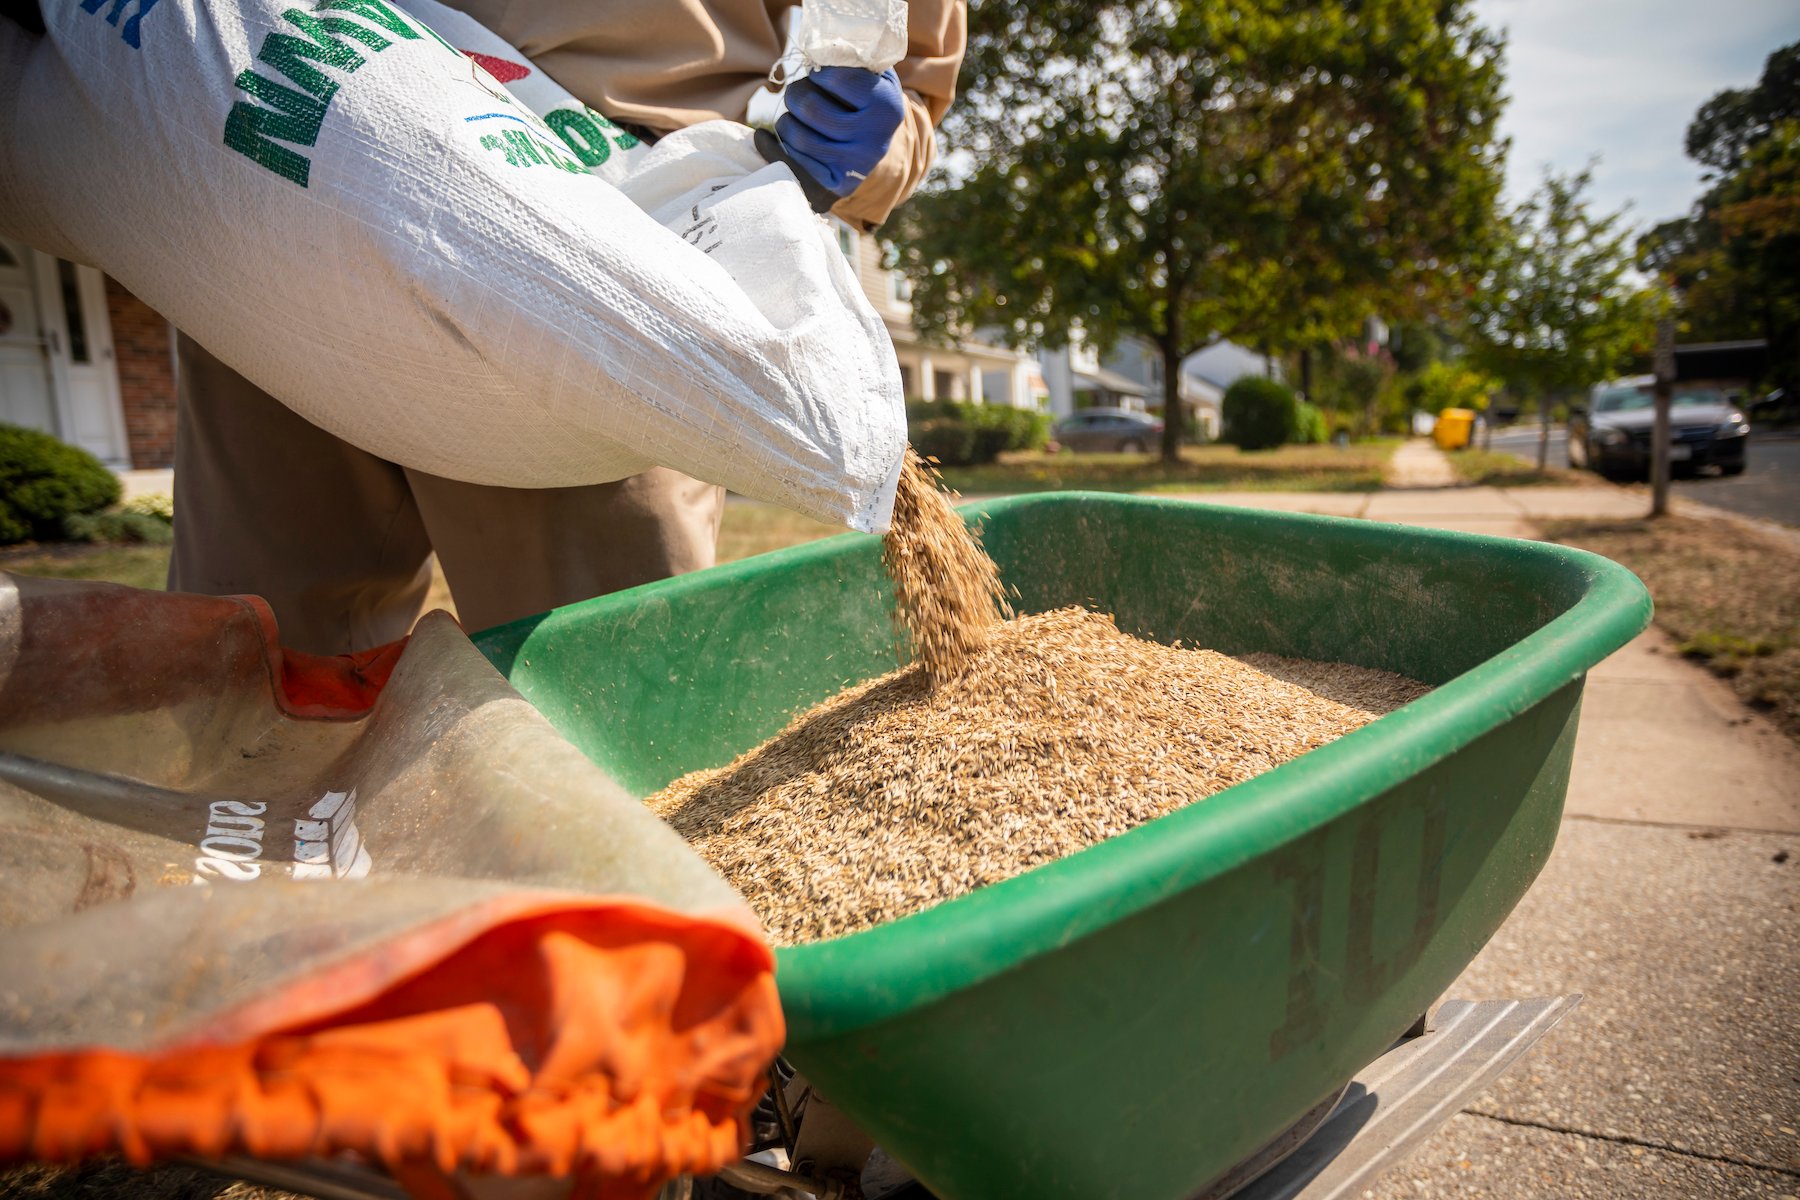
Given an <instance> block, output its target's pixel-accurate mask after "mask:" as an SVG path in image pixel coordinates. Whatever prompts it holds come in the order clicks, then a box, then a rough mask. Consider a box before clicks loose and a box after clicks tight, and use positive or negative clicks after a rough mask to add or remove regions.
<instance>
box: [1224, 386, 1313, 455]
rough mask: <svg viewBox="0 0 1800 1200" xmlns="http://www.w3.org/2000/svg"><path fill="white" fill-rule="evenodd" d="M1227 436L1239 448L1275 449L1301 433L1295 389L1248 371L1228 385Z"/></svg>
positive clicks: (1225, 436) (1226, 394)
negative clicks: (1247, 373)
mask: <svg viewBox="0 0 1800 1200" xmlns="http://www.w3.org/2000/svg"><path fill="white" fill-rule="evenodd" d="M1222 407H1223V410H1224V411H1223V416H1224V421H1225V431H1224V439H1223V440H1225V441H1227V442H1230V443H1231V444H1232V445H1234V446H1236V447H1238V448H1239V449H1240V450H1273V449H1274V448H1275V447H1277V446H1284V445H1286V444H1287V443H1289V442H1292V441H1295V440H1297V439H1298V438H1299V436H1300V432H1301V430H1300V404H1299V401H1298V400H1296V399H1295V397H1294V392H1293V389H1291V388H1289V387H1288V386H1287V385H1286V384H1283V383H1278V382H1277V381H1275V380H1273V379H1265V378H1263V377H1262V376H1260V375H1246V376H1244V377H1243V378H1241V379H1239V380H1238V381H1237V382H1236V383H1234V384H1232V385H1231V386H1230V387H1228V388H1226V389H1225V399H1224V401H1223V402H1222Z"/></svg>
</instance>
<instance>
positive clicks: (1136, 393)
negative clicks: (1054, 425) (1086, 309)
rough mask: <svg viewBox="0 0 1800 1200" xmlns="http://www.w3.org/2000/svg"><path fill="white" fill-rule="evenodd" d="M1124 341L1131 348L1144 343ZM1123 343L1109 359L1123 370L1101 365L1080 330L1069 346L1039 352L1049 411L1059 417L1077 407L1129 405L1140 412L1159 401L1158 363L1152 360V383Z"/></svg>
mask: <svg viewBox="0 0 1800 1200" xmlns="http://www.w3.org/2000/svg"><path fill="white" fill-rule="evenodd" d="M1127 342H1128V343H1129V344H1130V345H1131V346H1132V347H1137V346H1141V345H1143V343H1139V342H1138V341H1137V340H1136V339H1127ZM1126 345H1127V343H1121V344H1120V348H1119V349H1117V350H1114V351H1113V355H1112V357H1111V358H1110V359H1109V360H1108V362H1109V363H1116V364H1118V365H1119V366H1122V367H1124V368H1125V369H1124V370H1119V369H1115V367H1114V366H1111V365H1107V364H1103V363H1102V362H1101V361H1100V355H1099V353H1098V352H1097V351H1096V350H1095V349H1094V348H1093V347H1092V346H1090V345H1088V344H1087V343H1086V342H1085V341H1083V340H1082V338H1081V332H1080V330H1076V331H1074V332H1073V334H1072V336H1071V337H1070V338H1069V344H1068V345H1066V346H1062V347H1060V348H1058V349H1055V350H1040V351H1038V365H1039V367H1040V369H1041V370H1042V371H1043V376H1044V383H1045V386H1046V387H1047V388H1048V390H1049V394H1050V412H1051V414H1052V415H1053V416H1055V417H1056V418H1057V419H1058V420H1061V419H1062V418H1063V417H1066V416H1068V415H1070V414H1071V413H1073V412H1074V411H1075V410H1076V409H1078V408H1128V409H1131V410H1132V411H1133V412H1143V411H1145V410H1146V409H1147V408H1149V407H1150V406H1151V405H1153V404H1160V403H1161V397H1162V375H1161V366H1162V364H1161V362H1160V361H1154V366H1155V367H1156V368H1157V374H1156V377H1155V383H1154V385H1152V383H1151V382H1150V377H1149V375H1148V374H1147V369H1142V363H1141V362H1140V361H1139V359H1138V358H1134V357H1132V356H1131V355H1130V354H1129V353H1128V352H1127V351H1126ZM1146 361H1150V360H1146Z"/></svg>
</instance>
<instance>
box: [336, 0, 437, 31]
mask: <svg viewBox="0 0 1800 1200" xmlns="http://www.w3.org/2000/svg"><path fill="white" fill-rule="evenodd" d="M320 9H321V11H323V10H325V9H336V10H339V11H342V12H348V13H355V14H356V15H357V16H359V17H361V18H363V19H364V20H366V21H373V22H374V23H375V24H377V25H379V26H381V27H382V28H383V29H386V30H387V31H388V32H389V33H392V34H393V35H394V36H395V37H397V38H399V39H400V40H402V41H417V40H418V37H419V31H418V30H416V29H414V28H413V27H412V26H411V25H409V24H407V23H406V19H405V18H404V17H402V16H400V14H398V13H396V12H395V11H394V10H393V9H391V8H389V7H388V6H387V5H385V4H383V3H382V2H381V0H325V3H324V4H322V5H320Z"/></svg>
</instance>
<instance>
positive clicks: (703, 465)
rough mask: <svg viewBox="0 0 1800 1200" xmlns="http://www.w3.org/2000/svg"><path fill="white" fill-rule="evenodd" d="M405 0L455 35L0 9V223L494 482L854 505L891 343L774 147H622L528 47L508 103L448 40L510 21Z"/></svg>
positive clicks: (724, 130)
mask: <svg viewBox="0 0 1800 1200" xmlns="http://www.w3.org/2000/svg"><path fill="white" fill-rule="evenodd" d="M405 2H406V3H407V5H408V6H409V7H410V8H413V9H418V10H424V9H425V8H426V6H428V5H429V6H430V9H431V11H432V12H433V14H434V15H436V16H437V17H438V18H439V19H441V20H443V21H444V23H445V24H446V25H449V26H452V33H451V35H450V39H451V40H450V41H446V40H444V39H442V38H440V37H439V36H438V35H437V33H435V32H434V31H433V30H432V28H430V26H429V25H428V24H426V23H425V22H423V21H421V20H420V19H419V18H418V17H417V16H414V15H411V14H409V13H408V12H406V11H403V10H401V9H399V8H397V7H395V6H393V5H391V4H388V3H384V2H383V0H326V3H324V4H323V5H321V6H319V7H313V8H306V9H301V8H296V7H291V6H289V5H288V4H286V3H285V2H282V0H43V5H42V7H43V12H44V18H45V23H46V25H47V26H48V30H49V32H48V34H47V36H44V37H41V38H40V37H33V36H31V35H28V34H26V33H24V32H23V31H22V30H21V29H19V28H18V27H17V26H15V25H13V24H12V23H11V22H9V21H6V20H3V19H0V232H5V233H7V234H9V235H11V236H15V237H18V238H21V239H22V240H24V241H27V242H29V243H31V244H33V245H35V246H38V247H40V248H42V249H44V250H47V251H49V252H51V253H54V254H58V255H61V256H62V257H65V258H71V259H74V260H76V261H80V262H86V263H91V264H93V265H94V266H97V267H100V268H101V269H102V270H105V271H106V272H108V273H109V274H111V275H113V276H114V277H116V278H117V279H118V280H119V281H120V282H121V283H123V284H124V285H125V286H126V287H127V288H129V289H130V290H132V291H133V292H135V293H137V294H138V295H139V296H141V297H142V298H143V299H144V300H145V301H147V302H148V303H149V304H151V305H152V306H153V307H155V308H156V309H158V310H159V311H161V312H162V313H163V314H164V315H166V316H167V317H169V318H170V320H172V321H173V322H174V323H175V324H176V325H177V326H179V327H180V328H182V329H183V330H185V331H186V332H188V333H189V334H191V335H192V336H193V337H194V338H195V339H196V340H198V341H199V342H200V343H201V344H203V345H205V346H206V347H207V348H208V349H209V350H211V351H212V352H213V353H215V354H217V355H218V356H219V357H220V358H221V359H223V360H224V361H225V362H226V363H228V364H229V365H231V366H232V367H233V368H235V369H236V370H238V371H239V372H241V373H242V374H244V375H245V376H246V377H247V378H249V379H250V380H251V381H252V382H254V383H256V384H257V385H258V386H260V387H262V388H263V389H264V390H266V391H268V392H269V393H270V394H272V395H274V396H276V397H277V398H279V399H280V400H282V401H283V403H285V404H287V405H289V406H290V407H291V408H293V409H294V410H295V411H296V412H298V413H300V414H301V415H302V416H304V417H306V418H307V419H308V420H311V421H313V422H314V423H316V424H318V425H320V426H322V427H324V428H326V429H328V430H330V431H332V432H333V433H336V434H337V435H338V436H340V437H343V438H345V439H346V440H348V441H350V442H352V443H354V444H356V445H358V446H360V447H362V448H363V449H365V450H368V451H370V452H371V453H374V454H377V455H379V456H381V457H383V458H387V459H391V460H393V461H396V462H399V463H403V464H405V465H407V466H410V467H414V468H416V469H420V470H425V471H429V472H432V473H434V474H439V475H445V476H449V477H451V478H455V479H462V480H467V481H469V482H473V483H486V484H498V485H504V486H510V487H557V486H569V485H576V484H587V483H600V482H605V481H609V480H614V479H620V478H623V477H625V476H627V475H631V474H635V473H636V472H638V471H641V470H643V469H645V468H646V467H649V466H651V465H654V464H661V465H665V466H669V467H674V468H676V469H677V470H680V471H684V472H686V473H688V474H690V475H695V476H698V477H699V478H702V479H707V480H711V481H714V482H717V483H721V484H724V485H726V486H727V487H730V488H732V489H733V490H735V491H738V492H741V493H743V494H745V495H750V496H755V497H758V498H762V499H767V500H771V501H775V502H777V503H780V504H784V505H787V506H788V507H791V508H794V509H797V510H799V511H801V512H803V513H806V514H808V515H810V516H813V517H816V518H819V519H821V520H829V521H835V522H839V523H842V524H848V525H851V526H852V527H855V528H859V529H868V530H880V529H884V528H885V527H886V525H887V521H888V518H889V514H890V511H891V506H892V497H893V489H894V484H895V480H896V479H897V476H898V472H899V466H900V461H901V454H902V451H903V449H904V445H905V418H904V412H903V406H902V403H901V395H900V378H899V370H898V367H897V365H896V363H895V360H894V355H893V347H892V345H891V343H890V341H889V339H888V336H887V333H886V330H885V329H884V328H883V326H882V324H881V321H880V319H879V318H878V317H876V315H875V314H874V312H873V310H872V309H871V308H870V307H869V305H868V303H867V301H866V300H865V299H864V298H863V296H862V294H861V290H860V289H859V288H858V287H857V286H856V282H855V279H854V278H853V277H852V275H851V273H850V272H849V270H848V268H847V266H846V264H845V263H844V262H843V261H842V258H841V256H840V255H839V254H838V252H837V250H836V247H835V244H834V241H833V239H832V237H831V234H830V231H829V230H828V229H827V228H826V227H825V226H824V225H823V224H822V223H821V222H820V221H819V220H818V219H817V218H815V217H814V216H813V215H812V214H811V213H810V211H809V210H808V209H807V205H806V201H805V199H804V197H803V195H802V193H801V191H800V189H799V187H798V185H797V184H796V183H795V182H794V180H793V177H792V175H791V174H790V173H789V171H788V168H786V167H785V166H780V165H774V166H770V165H764V164H762V162H761V160H760V158H758V157H757V156H756V154H755V152H754V150H753V149H752V148H751V144H750V136H751V135H750V132H749V130H748V129H745V128H744V127H741V126H737V125H734V124H729V123H717V124H714V125H711V126H701V127H696V128H694V129H691V130H688V131H685V132H683V133H680V134H677V135H674V136H672V137H670V138H666V139H664V140H663V141H662V142H660V143H659V144H658V145H656V146H654V147H646V146H642V145H633V144H631V143H630V139H628V138H625V137H622V136H621V133H622V131H619V130H617V129H615V128H612V127H610V126H609V124H603V123H601V122H600V121H598V120H595V119H594V116H595V114H591V113H588V112H587V110H585V109H584V108H582V106H580V105H579V104H578V103H577V102H575V101H574V100H573V99H572V98H570V97H568V95H567V93H566V92H562V91H561V89H559V88H556V87H555V85H554V84H553V83H552V82H550V81H549V80H547V79H544V78H543V76H542V73H541V72H535V71H534V72H532V73H531V74H532V76H535V77H536V78H535V79H534V80H533V79H531V77H530V76H527V77H521V78H518V79H515V80H514V86H515V87H517V88H519V90H520V92H521V95H531V96H532V100H531V101H530V105H528V104H527V103H524V102H521V100H520V99H518V98H515V97H514V96H513V95H512V94H510V93H509V92H508V91H507V89H506V88H505V87H502V86H501V85H500V84H499V83H498V82H497V80H496V79H495V78H494V76H493V75H492V74H490V72H489V71H488V70H486V69H484V68H483V67H481V66H480V65H479V64H478V62H477V61H476V60H475V59H474V58H472V57H470V55H468V54H465V53H463V52H462V51H463V50H465V49H466V50H471V51H474V52H475V53H477V54H486V55H488V57H490V58H492V59H495V60H500V61H503V62H504V61H510V62H513V63H515V64H518V65H528V64H524V63H523V60H522V59H521V58H520V57H519V56H518V54H517V52H516V51H513V50H510V49H509V48H506V47H505V46H504V44H503V43H500V42H499V40H498V39H492V40H491V42H488V43H485V44H486V45H487V46H488V49H487V50H483V49H481V46H480V45H478V44H476V43H478V42H479V41H480V39H479V37H478V36H477V34H476V33H475V32H471V31H470V30H469V29H468V28H467V26H473V27H474V30H475V31H479V33H480V34H485V33H486V31H485V30H481V29H480V26H479V25H476V24H475V23H474V22H473V21H469V20H467V18H462V19H461V21H462V22H463V23H458V22H456V21H453V20H451V18H454V17H458V16H459V14H454V13H451V14H449V17H445V16H443V15H442V14H444V13H448V12H449V10H444V9H441V6H438V5H436V4H434V3H433V2H432V0H405ZM488 36H489V37H490V38H491V35H488ZM457 40H461V41H463V42H464V43H466V44H465V45H462V46H454V45H452V44H451V43H452V42H453V41H457ZM528 80H529V84H528ZM532 89H535V90H532ZM531 106H541V107H542V108H543V111H545V112H548V113H552V114H554V113H556V112H564V113H567V114H574V115H583V116H585V117H586V118H587V121H588V122H589V124H590V125H591V128H592V130H594V131H597V133H598V136H599V138H600V139H602V140H603V141H604V144H605V147H606V148H605V150H604V152H602V151H601V150H600V149H599V145H600V142H597V141H596V140H595V136H594V134H593V133H590V132H589V128H588V126H584V125H583V124H582V123H581V122H578V121H576V120H575V119H574V115H567V116H563V117H557V116H555V115H552V116H551V117H550V121H551V124H546V123H545V120H544V119H542V118H540V117H539V116H538V114H537V113H535V112H533V111H532V107H531ZM552 126H555V128H553V127H552ZM570 130H574V131H575V135H576V136H571V134H570V132H569V131H570ZM559 134H560V136H559ZM565 138H568V139H569V140H567V141H565ZM584 138H585V139H586V140H585V141H582V140H581V139H584ZM584 149H585V153H578V151H581V150H584ZM596 159H597V160H599V161H594V160H596ZM689 159H691V160H692V161H688V160H689ZM615 185H616V186H615ZM634 199H635V200H636V201H638V203H634ZM640 203H641V204H642V205H644V207H640V206H639V205H640ZM645 208H650V209H653V210H654V215H652V213H650V212H646V211H645Z"/></svg>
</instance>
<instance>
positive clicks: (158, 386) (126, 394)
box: [106, 277, 175, 467]
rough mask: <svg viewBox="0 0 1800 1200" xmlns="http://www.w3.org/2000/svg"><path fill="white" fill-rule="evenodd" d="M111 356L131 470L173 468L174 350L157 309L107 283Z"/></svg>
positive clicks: (172, 342) (166, 324)
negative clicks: (114, 367) (110, 320)
mask: <svg viewBox="0 0 1800 1200" xmlns="http://www.w3.org/2000/svg"><path fill="white" fill-rule="evenodd" d="M106 311H107V313H108V314H109V315H110V316H111V317H112V335H113V354H114V356H115V359H116V361H117V362H118V366H119V405H120V407H121V408H122V409H124V411H125V437H126V440H127V441H128V442H129V444H130V448H131V465H132V466H134V467H172V466H174V465H175V344H174V340H173V338H172V337H171V335H170V330H169V323H168V322H167V321H165V320H163V318H162V315H161V314H160V313H158V312H157V311H156V310H155V309H153V308H151V307H150V306H149V305H148V304H145V303H144V302H143V301H142V300H139V299H138V298H137V297H136V296H134V295H132V294H131V293H130V292H128V291H126V290H125V289H124V288H123V287H121V286H120V285H119V283H118V281H117V280H115V279H112V278H110V277H109V278H108V279H107V281H106Z"/></svg>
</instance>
